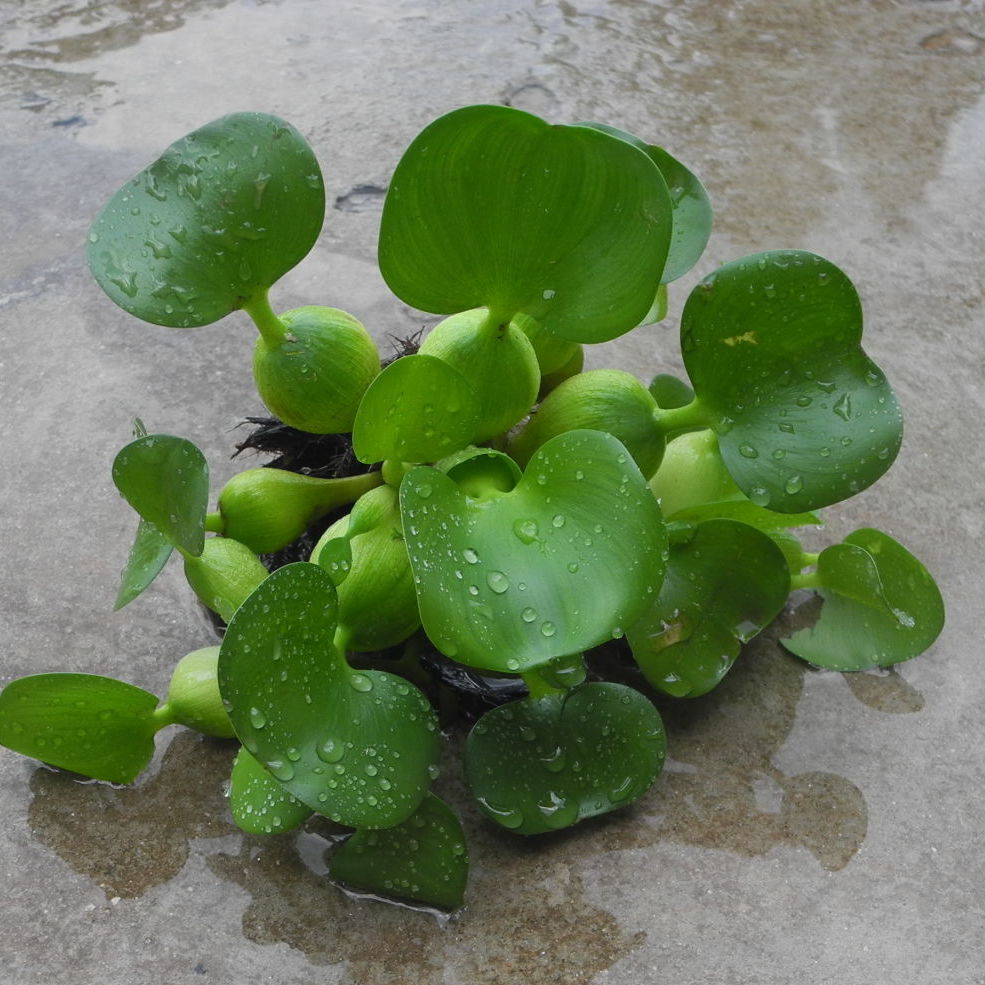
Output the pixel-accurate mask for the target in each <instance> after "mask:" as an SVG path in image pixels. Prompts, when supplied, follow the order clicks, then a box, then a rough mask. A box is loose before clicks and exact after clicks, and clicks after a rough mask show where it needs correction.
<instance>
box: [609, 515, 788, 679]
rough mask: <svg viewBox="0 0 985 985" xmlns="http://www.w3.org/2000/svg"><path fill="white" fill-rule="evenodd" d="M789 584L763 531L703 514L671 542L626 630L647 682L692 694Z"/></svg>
mask: <svg viewBox="0 0 985 985" xmlns="http://www.w3.org/2000/svg"><path fill="white" fill-rule="evenodd" d="M789 592H790V573H789V571H788V570H787V565H786V561H785V560H784V557H783V553H782V551H781V550H780V549H779V548H778V547H777V546H776V544H774V543H773V541H772V540H770V538H769V537H767V536H766V534H764V533H761V532H760V531H758V530H756V529H754V528H753V527H749V526H746V525H745V524H744V523H737V522H736V521H734V520H708V521H706V522H705V523H702V524H700V525H699V526H698V527H697V529H696V530H695V532H694V535H693V536H692V537H691V538H690V539H689V540H687V541H683V542H680V543H676V544H673V545H672V546H671V549H670V560H669V561H668V562H667V574H666V576H665V578H664V583H663V587H662V588H661V589H660V596H659V598H658V599H657V601H656V603H655V604H654V605H653V606H652V607H651V608H650V609H649V610H648V611H647V613H646V614H645V615H644V616H643V618H642V619H640V620H639V622H637V623H634V624H633V625H631V626H629V627H628V628H627V630H626V638H627V639H628V640H629V645H630V646H631V647H632V650H633V656H634V657H635V658H636V662H637V663H638V664H639V666H640V669H641V670H642V671H643V673H644V674H645V675H646V679H647V680H648V681H649V682H650V683H651V684H652V685H653V686H654V687H655V688H657V689H658V690H660V691H664V692H665V693H667V694H670V695H673V696H674V697H678V698H683V697H691V698H693V697H698V696H699V695H702V694H706V693H707V692H708V691H710V690H711V689H712V688H713V687H715V686H716V685H717V684H718V683H719V681H721V679H722V678H723V677H724V676H725V675H726V674H727V673H728V672H729V670H731V668H732V664H733V663H734V662H735V658H736V657H737V656H738V655H739V649H740V647H741V644H743V643H745V642H747V641H748V640H750V639H752V637H753V636H755V635H756V634H757V633H758V632H760V630H762V629H763V627H764V626H766V625H767V624H768V623H769V622H771V621H772V620H773V619H774V617H775V616H776V615H777V613H779V611H780V610H781V609H782V608H783V604H784V602H786V599H787V595H788V594H789Z"/></svg>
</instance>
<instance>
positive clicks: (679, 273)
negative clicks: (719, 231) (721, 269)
mask: <svg viewBox="0 0 985 985" xmlns="http://www.w3.org/2000/svg"><path fill="white" fill-rule="evenodd" d="M588 125H589V126H592V127H595V128H596V129H597V130H602V131H603V132H605V133H608V134H611V135H612V136H614V137H619V138H620V139H621V140H625V141H627V142H628V143H630V144H633V145H634V146H635V147H638V148H639V149H640V150H642V151H644V152H645V153H646V154H647V155H649V157H650V160H651V161H653V163H654V164H656V166H657V167H658V168H659V169H660V173H661V174H662V175H663V177H664V181H665V182H666V183H667V189H668V191H669V192H670V204H671V208H672V209H673V223H674V229H673V233H672V234H671V240H670V250H669V252H668V254H667V263H666V264H665V266H664V270H663V276H662V277H661V279H660V283H661V286H662V285H664V284H669V283H670V282H671V281H672V280H677V278H678V277H683V276H684V274H686V273H687V272H688V271H689V270H690V269H691V268H692V267H693V266H694V265H695V264H696V263H697V262H698V260H699V259H700V258H701V254H702V253H704V251H705V247H706V246H707V245H708V238H709V237H710V236H711V221H712V212H711V202H710V201H709V199H708V193H707V192H706V191H705V189H704V185H702V184H701V182H700V181H699V180H698V178H697V176H696V175H695V174H693V173H692V172H691V171H689V170H688V169H687V168H686V167H684V165H683V164H681V162H680V161H678V160H677V158H675V157H672V156H671V155H670V154H668V153H667V151H665V150H664V149H663V148H662V147H657V146H656V145H654V144H647V143H645V142H644V141H642V140H640V139H639V137H634V136H633V135H632V134H629V133H626V132H625V131H624V130H617V129H616V128H615V127H610V126H606V125H605V124H602V123H591V124H588ZM658 300H659V299H658ZM665 310H666V302H665ZM660 317H661V318H662V317H663V315H661V316H660ZM653 320H654V321H659V320H660V319H659V318H654V319H653Z"/></svg>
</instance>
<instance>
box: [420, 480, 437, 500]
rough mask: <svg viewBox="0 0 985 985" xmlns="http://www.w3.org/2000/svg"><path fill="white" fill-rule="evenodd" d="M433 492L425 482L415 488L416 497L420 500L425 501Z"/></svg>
mask: <svg viewBox="0 0 985 985" xmlns="http://www.w3.org/2000/svg"><path fill="white" fill-rule="evenodd" d="M433 491H434V490H433V489H432V487H431V485H430V483H427V482H422V483H421V484H420V485H419V486H418V487H417V495H418V496H420V497H421V499H427V498H428V497H429V496H430V495H431V493H432V492H433Z"/></svg>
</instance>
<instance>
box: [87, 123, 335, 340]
mask: <svg viewBox="0 0 985 985" xmlns="http://www.w3.org/2000/svg"><path fill="white" fill-rule="evenodd" d="M324 216H325V191H324V187H323V185H322V177H321V172H320V171H319V168H318V162H317V161H316V160H315V156H314V154H313V152H312V150H311V148H310V147H309V146H308V144H307V143H306V142H305V140H304V138H303V137H302V136H301V134H299V133H298V131H297V130H295V129H294V128H293V127H292V126H290V125H289V124H287V123H285V122H284V121H283V120H281V119H278V118H277V117H276V116H268V115H267V114H264V113H233V114H231V115H229V116H224V117H222V118H221V119H218V120H215V121H213V122H212V123H209V124H207V125H206V126H204V127H202V128H201V129H199V130H195V131H194V132H192V133H190V134H188V135H187V136H185V137H182V138H181V139H180V140H178V141H176V142H175V143H174V144H172V145H171V146H170V147H169V148H168V149H167V150H166V151H165V152H164V154H163V155H162V156H161V157H160V158H159V159H158V160H157V161H155V162H154V163H153V164H151V165H150V166H149V167H147V168H145V169H144V170H143V171H141V172H140V173H139V174H138V175H137V176H136V177H134V178H133V179H131V180H130V181H129V182H127V184H126V185H124V186H123V187H122V188H121V189H120V190H119V191H118V192H117V193H116V194H115V195H114V196H113V198H111V199H110V201H109V202H108V203H107V204H106V206H105V207H104V208H103V210H102V211H101V212H100V213H99V215H98V216H97V217H96V220H95V222H94V223H93V226H92V231H91V232H90V234H89V250H88V259H89V266H90V268H91V269H92V273H93V276H94V277H95V278H96V280H97V281H98V282H99V285H100V287H102V289H103V290H104V291H105V292H106V293H107V294H108V295H109V297H110V298H111V299H112V300H113V301H115V302H116V304H118V305H119V306H120V307H121V308H123V309H124V310H126V311H129V312H130V313H131V314H133V315H136V316H137V317H138V318H142V319H143V320H144V321H148V322H153V323H154V324H157V325H169V326H172V327H176V328H188V327H192V326H196V325H208V324H210V323H211V322H214V321H218V320H219V319H220V318H222V317H223V316H224V315H227V314H229V312H230V311H233V310H235V309H236V308H241V307H243V305H244V304H246V303H248V302H249V301H250V300H251V299H253V298H255V297H257V296H259V295H261V294H263V293H264V292H265V291H266V289H267V288H268V287H269V286H270V285H271V284H273V283H274V282H275V281H276V280H278V279H279V278H280V277H281V276H282V275H283V274H285V273H287V271H288V270H290V269H291V268H292V267H293V266H294V265H295V264H296V263H298V261H299V260H301V259H302V257H304V256H305V255H306V254H307V253H308V251H309V250H310V249H311V247H312V245H313V244H314V242H315V239H316V238H317V237H318V233H319V232H320V231H321V226H322V221H323V219H324Z"/></svg>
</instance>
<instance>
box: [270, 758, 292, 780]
mask: <svg viewBox="0 0 985 985" xmlns="http://www.w3.org/2000/svg"><path fill="white" fill-rule="evenodd" d="M267 769H268V770H270V772H271V774H272V775H273V776H274V777H276V778H277V779H278V780H281V781H282V782H284V783H286V782H287V781H288V780H293V779H294V767H293V766H292V765H291V764H290V763H285V762H284V761H283V760H282V759H272V760H270V762H268V763H267Z"/></svg>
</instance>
